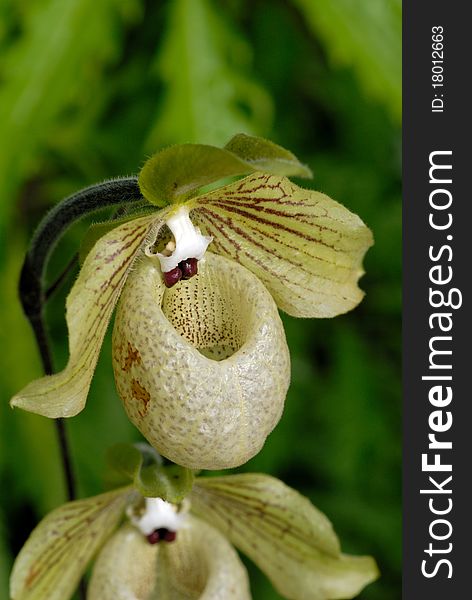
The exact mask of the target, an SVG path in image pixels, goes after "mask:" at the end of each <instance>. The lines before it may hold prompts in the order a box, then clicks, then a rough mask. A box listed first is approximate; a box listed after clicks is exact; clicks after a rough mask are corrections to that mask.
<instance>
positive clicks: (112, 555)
mask: <svg viewBox="0 0 472 600" xmlns="http://www.w3.org/2000/svg"><path fill="white" fill-rule="evenodd" d="M188 521H189V522H188V527H186V528H184V529H181V530H179V532H178V534H177V538H176V540H175V542H170V543H166V542H161V543H159V544H156V545H150V544H148V542H147V541H146V540H145V538H144V536H143V535H142V534H141V533H140V532H139V531H138V530H137V529H136V528H134V527H132V526H131V525H125V526H124V527H122V528H121V529H120V530H119V531H117V533H115V535H114V536H113V537H112V538H111V539H110V540H109V541H108V542H107V544H106V545H105V547H104V548H103V550H102V552H101V553H100V555H99V557H98V559H97V561H96V564H95V567H94V570H93V574H92V579H91V581H90V585H89V591H88V596H87V597H88V599H89V600H129V599H130V598H133V600H151V599H154V598H162V599H164V598H165V599H166V600H222V599H224V600H250V594H249V585H248V578H247V573H246V570H245V568H244V567H243V565H242V564H241V561H240V560H239V558H238V555H237V553H236V552H235V550H234V549H233V548H232V547H231V545H230V544H229V542H228V541H227V540H225V538H224V537H223V536H222V535H221V534H220V533H219V532H218V531H216V530H215V529H213V528H212V527H210V526H209V525H207V524H206V523H203V522H202V521H200V520H199V519H196V518H195V517H189V519H188Z"/></svg>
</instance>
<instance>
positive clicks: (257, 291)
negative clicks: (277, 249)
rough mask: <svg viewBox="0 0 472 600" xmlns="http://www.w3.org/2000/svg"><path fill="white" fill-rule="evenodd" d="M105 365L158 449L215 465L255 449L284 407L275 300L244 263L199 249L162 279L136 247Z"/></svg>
mask: <svg viewBox="0 0 472 600" xmlns="http://www.w3.org/2000/svg"><path fill="white" fill-rule="evenodd" d="M113 367H114V371H115V380H116V385H117V389H118V392H119V395H120V396H121V398H122V400H123V403H124V406H125V409H126V412H127V413H128V416H129V418H130V419H131V421H132V422H133V423H134V424H135V425H136V427H137V428H138V429H139V430H140V431H141V432H142V434H143V435H144V436H145V437H146V439H147V440H148V441H149V442H150V443H151V444H152V445H153V446H154V447H155V448H156V449H157V450H158V451H159V452H160V453H161V454H162V455H163V456H165V457H167V458H168V459H170V460H172V461H174V462H176V463H178V464H181V465H183V466H186V467H189V468H194V469H223V468H229V467H236V466H238V465H241V464H243V463H245V462H246V461H247V460H249V459H250V458H252V457H253V456H254V455H255V454H257V453H258V452H259V450H260V449H261V447H262V446H263V444H264V442H265V439H266V437H267V436H268V435H269V433H270V432H271V431H272V429H273V428H274V427H275V425H276V424H277V422H278V421H279V419H280V416H281V414H282V410H283V404H284V400H285V395H286V392H287V388H288V385H289V381H290V359H289V353H288V348H287V344H286V340H285V334H284V330H283V326H282V322H281V320H280V317H279V314H278V310H277V306H276V304H275V302H274V300H273V299H272V296H271V295H270V293H269V292H268V291H267V289H266V287H265V286H264V284H262V283H261V282H260V281H259V279H257V278H256V277H255V276H254V275H253V274H252V273H251V272H250V271H248V270H247V269H245V268H244V267H242V266H241V265H239V264H237V263H235V262H234V261H229V260H227V259H225V258H223V257H221V256H218V255H216V254H212V253H207V254H206V256H205V259H204V260H202V261H201V263H200V265H199V274H198V275H197V276H196V277H194V278H192V279H190V280H188V281H181V282H180V283H179V284H177V285H176V286H174V287H172V288H170V289H168V288H166V287H165V285H164V282H163V279H162V274H161V271H160V268H159V263H158V261H157V259H155V258H150V257H143V258H142V259H140V260H139V262H138V263H137V264H136V265H135V267H134V269H133V272H132V273H131V274H130V276H129V278H128V281H127V282H126V285H125V288H124V290H123V293H122V296H121V300H120V304H119V307H118V312H117V315H116V319H115V327H114V331H113Z"/></svg>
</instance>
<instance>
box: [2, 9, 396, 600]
mask: <svg viewBox="0 0 472 600" xmlns="http://www.w3.org/2000/svg"><path fill="white" fill-rule="evenodd" d="M400 11H401V8H400V0H378V1H376V2H373V1H372V0H287V1H283V0H274V1H265V2H264V1H262V0H252V1H250V0H228V1H221V2H217V1H216V0H175V1H168V2H152V1H150V0H149V1H145V0H98V1H97V0H41V1H33V0H24V1H22V2H17V1H16V0H0V140H1V144H0V239H1V246H0V274H1V281H2V287H1V290H2V296H1V298H2V303H1V311H0V344H1V345H0V348H1V351H0V355H1V356H0V362H1V364H0V370H1V383H0V393H1V402H0V481H1V483H0V485H1V487H0V494H1V503H0V531H1V536H0V540H1V541H0V597H1V598H7V597H8V592H7V580H8V572H9V570H10V567H11V563H12V558H13V556H14V555H15V554H16V553H17V552H18V550H19V548H20V547H21V545H22V544H23V542H24V540H25V538H26V537H27V535H28V534H29V532H30V531H31V529H32V528H33V527H34V525H35V524H36V522H37V521H38V520H39V519H40V518H41V517H42V516H43V515H44V514H45V512H46V511H48V510H50V509H51V508H53V507H54V506H56V505H57V504H58V503H61V502H62V501H63V500H64V486H63V481H62V475H61V471H60V464H59V458H58V451H57V444H56V438H55V432H54V427H53V423H52V422H50V421H48V420H47V419H44V418H40V417H36V416H34V415H30V414H27V413H24V412H22V411H20V410H15V411H12V410H10V408H9V406H8V400H9V398H10V397H11V396H12V395H13V394H14V393H15V392H16V391H18V390H19V389H20V388H21V387H22V386H23V385H25V384H26V383H27V382H28V381H30V380H31V379H32V378H34V377H37V376H39V375H40V364H39V359H38V354H37V350H36V348H35V345H34V341H33V336H32V334H31V332H30V329H29V326H28V324H27V323H26V321H25V319H24V318H23V316H22V313H21V309H20V306H19V303H18V300H17V292H16V286H17V280H18V273H19V269H20V266H21V262H22V258H23V255H24V252H25V249H26V247H27V243H28V238H29V236H30V235H31V232H32V231H33V229H34V227H35V225H36V224H37V223H38V221H39V220H40V218H41V217H42V215H43V214H44V212H45V211H46V210H47V208H48V207H49V206H51V205H53V204H54V203H56V202H58V201H59V200H60V199H61V198H62V197H63V196H65V195H67V194H69V193H71V192H73V191H76V190H78V189H80V188H82V187H84V186H86V185H88V184H91V183H95V182H97V181H99V180H102V179H106V178H109V177H112V176H117V175H126V174H132V173H136V172H137V171H138V170H139V168H140V166H141V165H142V164H143V161H144V160H145V158H146V157H147V156H149V155H150V154H151V153H153V152H154V151H156V150H157V149H159V148H161V147H163V146H165V145H168V144H171V143H178V142H203V143H213V144H216V145H222V144H224V143H225V142H226V141H228V139H229V138H230V137H231V136H232V135H234V134H235V133H238V132H246V133H253V134H258V135H263V136H265V137H268V138H270V139H272V140H273V141H275V142H278V143H280V144H282V145H283V146H285V147H287V148H289V149H290V150H292V151H293V152H294V153H296V154H297V156H298V157H299V158H300V159H301V160H302V161H303V162H306V163H308V164H309V165H310V167H311V168H312V170H313V172H314V180H313V181H312V182H309V183H308V184H307V183H306V182H303V183H302V184H303V185H309V186H312V187H313V188H315V189H317V190H321V191H323V192H325V193H327V194H328V195H330V196H332V197H333V198H335V199H336V200H338V201H340V202H342V203H343V204H345V205H346V206H347V207H348V208H350V209H351V210H352V211H354V212H356V213H358V214H359V215H360V216H361V217H362V218H363V220H364V221H365V222H366V223H367V224H368V225H369V226H370V227H371V228H372V230H373V231H374V235H375V238H376V244H375V246H374V247H373V248H372V249H371V250H370V251H369V253H368V256H367V258H366V261H365V269H366V275H365V276H364V278H363V279H362V283H361V285H362V287H363V289H364V290H365V291H366V293H367V294H366V298H365V300H364V301H363V303H362V304H361V305H360V306H359V308H357V309H356V310H355V311H354V312H352V313H350V314H348V315H345V316H342V317H338V318H336V319H334V320H311V321H303V320H296V319H293V318H288V317H287V318H285V319H284V320H285V324H286V328H287V337H288V342H289V346H290V349H291V355H292V363H293V381H292V385H291V389H290V392H289V394H288V398H287V403H286V410H285V413H284V416H283V419H282V421H281V422H280V424H279V425H278V427H277V428H276V430H275V431H274V433H273V434H272V435H271V436H270V437H269V439H268V441H267V443H266V445H265V447H264V449H263V451H262V452H261V453H260V454H259V455H258V456H257V457H256V458H254V459H253V460H252V461H251V462H250V463H248V464H247V465H245V466H244V467H243V469H242V470H250V471H266V472H269V473H271V474H273V475H276V476H277V477H280V478H281V479H283V480H284V481H285V482H287V483H288V484H290V485H292V486H293V487H296V488H297V489H299V490H300V491H301V492H303V493H304V494H305V495H307V496H309V497H310V498H311V500H312V501H313V502H314V503H315V504H316V505H317V506H318V507H319V508H321V509H322V510H323V511H324V512H325V513H326V514H327V515H328V516H329V517H330V519H331V520H332V521H333V523H334V525H335V528H336V530H337V532H338V533H339V535H340V537H341V540H342V544H343V549H344V550H345V551H347V552H353V553H368V554H372V555H374V556H375V557H376V559H377V561H378V563H379V566H380V569H381V572H382V577H381V579H380V580H379V581H378V582H376V583H375V584H373V585H371V586H369V588H368V589H366V590H365V591H364V592H363V593H362V594H361V596H360V597H361V598H364V599H366V600H374V599H375V600H396V599H398V598H399V597H400V593H401V592H400V560H401V550H400V539H401V538H400V535H401V533H400V532H401V519H400V515H401V513H400V509H401V507H400V425H399V423H400V327H401V321H400V310H401V292H400V275H401V273H400V242H401V240H400V231H401V213H400V127H399V126H400V110H401V104H400V94H401V87H400V85H401V77H400V76H401V71H400V64H401V62H400V56H401V46H400V44H401V41H400V34H401V12H400ZM85 226H86V223H82V224H80V225H78V226H75V227H74V228H73V229H72V230H71V231H70V232H69V234H68V235H67V236H66V238H65V239H64V240H63V241H62V242H61V244H60V247H59V249H58V252H57V253H56V255H55V257H54V259H53V260H52V262H51V266H50V267H51V268H50V271H51V274H50V276H51V278H52V277H54V274H57V273H58V272H60V270H61V268H62V267H63V266H64V265H65V264H66V263H67V261H68V259H69V258H70V256H71V255H72V254H73V253H74V252H75V249H76V248H77V245H78V244H79V242H80V239H81V236H82V235H83V233H84V231H85ZM72 280H73V279H72V277H70V278H69V286H70V283H71V282H72ZM66 287H67V286H66ZM66 291H67V290H66V289H64V290H63V291H61V292H60V293H59V294H57V296H56V297H55V298H54V300H53V301H52V302H51V304H50V306H49V307H48V319H49V323H50V326H51V334H52V339H53V342H54V349H55V359H56V366H57V367H58V368H59V367H62V366H63V365H64V364H65V362H66V358H67V338H66V333H65V329H64V308H63V307H64V299H65V295H66ZM67 425H68V428H69V431H70V436H71V441H72V447H73V456H74V464H75V467H76V469H77V473H78V480H79V488H80V494H81V495H82V496H84V495H91V494H95V493H98V492H100V491H102V490H103V475H104V470H105V467H104V458H103V457H104V451H105V449H106V448H107V447H108V446H109V445H111V444H112V443H114V442H116V441H126V440H137V439H139V435H138V433H137V431H136V430H134V429H133V427H132V426H131V425H130V424H129V423H128V421H127V419H126V417H125V414H124V411H123V409H122V408H121V404H120V401H119V399H118V397H117V395H116V392H115V389H114V383H113V377H112V369H111V362H110V344H109V340H108V341H107V343H106V344H105V347H104V352H103V353H102V358H101V361H100V365H99V368H98V371H97V373H96V376H95V379H94V383H93V387H92V391H91V394H90V397H89V402H88V405H87V407H86V409H85V410H84V411H83V412H82V413H81V414H80V415H79V416H78V417H76V418H74V419H73V420H71V421H69V422H68V423H67ZM249 568H250V571H251V577H252V589H253V594H254V597H255V598H257V599H258V600H272V599H276V598H279V596H278V595H277V593H276V592H275V591H274V590H273V589H272V587H271V586H270V584H269V583H268V582H267V581H266V580H265V578H264V577H263V576H262V575H260V574H259V573H258V572H257V570H256V569H255V568H253V567H251V566H250V567H249Z"/></svg>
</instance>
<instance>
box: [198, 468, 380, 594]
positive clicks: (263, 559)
mask: <svg viewBox="0 0 472 600" xmlns="http://www.w3.org/2000/svg"><path fill="white" fill-rule="evenodd" d="M190 499H191V502H192V510H193V511H194V512H195V513H196V514H197V515H198V516H200V517H201V518H203V519H205V520H207V521H208V522H210V523H211V524H212V525H213V526H214V527H216V528H218V529H219V530H220V531H221V532H222V533H223V534H224V535H226V536H227V537H228V538H229V539H230V540H231V541H232V542H233V543H234V544H235V545H236V546H237V547H238V548H239V549H240V550H241V551H242V552H244V553H245V554H247V555H248V556H249V557H250V558H251V559H252V560H253V561H254V562H255V563H256V564H257V565H258V566H259V568H260V569H261V570H262V571H264V573H265V574H266V575H267V577H268V578H269V579H270V580H271V581H272V583H273V585H274V586H275V587H276V589H277V590H278V591H279V592H280V593H281V594H282V595H283V596H284V597H285V598H288V599H289V600H330V599H331V600H335V599H341V598H353V597H355V596H356V595H357V594H358V593H359V592H360V590H361V589H362V588H363V587H364V586H366V585H367V584H368V583H370V582H371V581H373V580H374V579H376V578H377V576H378V571H377V567H376V565H375V561H374V560H373V559H372V558H370V557H350V556H346V555H342V554H341V553H340V548H339V542H338V538H337V536H336V534H335V533H334V531H333V529H332V526H331V523H330V522H329V521H328V519H327V518H326V517H325V516H324V515H323V514H322V513H321V512H320V511H319V510H318V509H316V508H315V507H314V506H313V505H312V504H311V502H309V500H308V499H307V498H304V497H303V496H301V495H300V494H299V493H298V492H296V491H295V490H292V489H291V488H289V487H287V486H286V485H285V484H283V483H282V482H281V481H279V480H277V479H275V478H273V477H270V476H268V475H259V474H242V475H230V476H227V477H216V478H200V477H199V478H197V479H196V482H195V485H194V488H193V490H192V493H191V495H190Z"/></svg>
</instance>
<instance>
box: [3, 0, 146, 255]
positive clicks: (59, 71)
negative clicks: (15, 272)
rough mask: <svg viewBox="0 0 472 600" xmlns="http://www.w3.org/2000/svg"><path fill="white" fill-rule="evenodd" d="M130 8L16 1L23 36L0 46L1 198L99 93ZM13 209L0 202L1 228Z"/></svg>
mask: <svg viewBox="0 0 472 600" xmlns="http://www.w3.org/2000/svg"><path fill="white" fill-rule="evenodd" d="M136 6H137V1H136V0H124V1H121V0H120V1H118V0H104V1H103V2H98V3H97V2H94V0H73V1H70V2H64V1H63V0H44V1H43V2H39V3H28V5H27V7H25V6H22V8H21V12H22V14H23V16H24V19H23V22H21V24H18V25H17V28H18V31H19V32H21V35H18V34H15V35H14V36H13V39H14V43H12V44H11V45H10V46H9V47H8V48H7V49H6V50H2V86H1V90H0V114H1V115H2V118H1V119H0V139H3V140H6V139H8V140H9V143H8V147H7V145H2V147H1V148H0V196H1V197H2V198H12V197H14V195H15V193H16V192H17V190H18V188H19V186H20V185H21V183H22V181H23V180H24V178H25V177H27V176H28V175H31V174H32V173H34V174H35V175H36V174H37V172H38V171H40V170H41V165H42V162H41V161H42V160H44V159H43V158H42V155H46V154H47V151H45V148H48V147H49V145H50V143H51V140H54V137H55V133H57V134H58V135H61V134H62V133H63V132H62V129H63V128H65V127H67V124H68V123H69V122H73V121H74V120H75V118H76V116H75V114H76V111H77V110H79V111H82V110H83V108H82V107H83V106H84V105H88V104H89V103H92V102H94V100H95V99H96V98H97V97H98V96H100V95H101V88H102V87H103V81H102V79H101V77H100V75H101V73H102V72H103V71H105V70H106V68H107V67H109V65H110V64H113V63H114V62H115V61H116V60H117V59H118V57H119V55H120V49H119V41H120V36H119V35H117V33H119V32H120V30H121V28H122V26H123V24H124V22H126V21H128V20H131V19H132V18H133V12H134V10H133V7H136ZM84 31H86V32H87V34H86V35H84ZM78 40H80V43H78ZM97 75H98V76H97ZM64 117H65V118H64ZM38 163H39V164H38ZM11 206H12V204H11V202H0V227H4V226H5V224H6V223H7V222H8V219H9V217H10V212H11ZM0 237H3V235H1V232H0ZM1 252H2V248H1V247H0V253H1Z"/></svg>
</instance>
